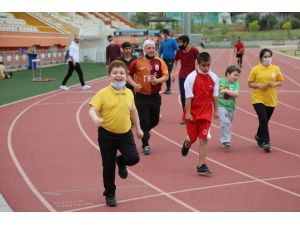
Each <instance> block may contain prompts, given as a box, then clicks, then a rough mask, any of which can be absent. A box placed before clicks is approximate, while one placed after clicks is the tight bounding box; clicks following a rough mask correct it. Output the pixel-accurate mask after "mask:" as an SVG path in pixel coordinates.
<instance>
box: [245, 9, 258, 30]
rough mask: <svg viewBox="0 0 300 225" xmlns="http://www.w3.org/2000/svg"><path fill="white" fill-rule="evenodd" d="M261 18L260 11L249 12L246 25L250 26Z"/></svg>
mask: <svg viewBox="0 0 300 225" xmlns="http://www.w3.org/2000/svg"><path fill="white" fill-rule="evenodd" d="M259 18H260V13H258V12H253V13H247V15H246V18H245V24H246V27H248V26H249V24H250V23H251V22H253V21H255V20H257V21H259Z"/></svg>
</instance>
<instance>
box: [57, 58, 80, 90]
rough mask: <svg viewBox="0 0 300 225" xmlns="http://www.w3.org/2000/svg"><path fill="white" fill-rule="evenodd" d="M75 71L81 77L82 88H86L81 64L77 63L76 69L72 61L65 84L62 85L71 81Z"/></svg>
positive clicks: (63, 83)
mask: <svg viewBox="0 0 300 225" xmlns="http://www.w3.org/2000/svg"><path fill="white" fill-rule="evenodd" d="M74 70H75V71H76V72H77V74H78V76H79V80H80V83H81V86H84V85H85V83H84V80H83V73H82V70H81V67H80V64H79V63H76V66H75V67H74V65H73V62H72V61H69V69H68V73H67V75H66V76H65V78H64V80H63V82H62V83H61V84H62V85H66V83H67V82H68V80H69V79H70V77H71V76H72V74H73V72H74Z"/></svg>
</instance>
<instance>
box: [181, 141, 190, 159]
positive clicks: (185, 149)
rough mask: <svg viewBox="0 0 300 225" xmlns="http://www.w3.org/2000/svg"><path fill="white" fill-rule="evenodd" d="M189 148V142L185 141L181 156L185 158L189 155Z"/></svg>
mask: <svg viewBox="0 0 300 225" xmlns="http://www.w3.org/2000/svg"><path fill="white" fill-rule="evenodd" d="M190 147H191V143H190V141H189V140H185V141H184V142H183V145H182V148H181V155H182V156H187V154H188V153H189V150H190Z"/></svg>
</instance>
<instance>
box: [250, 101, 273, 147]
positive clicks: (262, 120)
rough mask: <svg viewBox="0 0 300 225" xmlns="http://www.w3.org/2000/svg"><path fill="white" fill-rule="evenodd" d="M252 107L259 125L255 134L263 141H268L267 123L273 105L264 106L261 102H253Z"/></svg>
mask: <svg viewBox="0 0 300 225" xmlns="http://www.w3.org/2000/svg"><path fill="white" fill-rule="evenodd" d="M253 107H254V109H255V111H256V114H257V116H258V121H259V126H258V129H257V133H256V135H257V136H258V137H259V138H260V139H261V141H262V142H264V143H270V135H269V127H268V123H269V120H270V119H271V116H272V114H273V111H274V109H275V108H274V107H269V106H265V105H264V104H262V103H256V104H253Z"/></svg>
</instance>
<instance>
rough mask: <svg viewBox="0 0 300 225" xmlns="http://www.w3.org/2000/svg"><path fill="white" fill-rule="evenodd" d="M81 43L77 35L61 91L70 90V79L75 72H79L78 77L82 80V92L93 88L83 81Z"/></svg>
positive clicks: (70, 48)
mask: <svg viewBox="0 0 300 225" xmlns="http://www.w3.org/2000/svg"><path fill="white" fill-rule="evenodd" d="M79 42H80V38H79V36H78V35H75V37H74V41H73V42H72V44H71V45H70V47H69V59H68V64H69V69H68V73H67V75H66V76H65V78H64V80H63V82H62V83H61V85H60V89H61V90H64V91H67V90H69V88H68V87H67V86H66V84H67V82H68V80H69V79H70V77H71V76H72V74H73V72H74V70H75V71H76V72H77V74H78V76H79V80H80V84H81V88H82V90H87V89H90V88H91V86H90V85H87V84H85V82H84V80H83V73H82V70H81V67H80V64H79Z"/></svg>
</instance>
